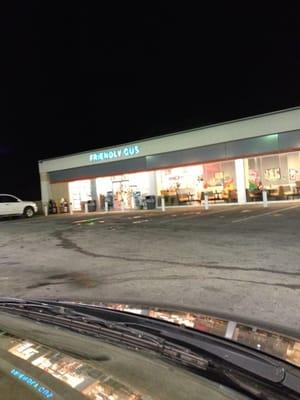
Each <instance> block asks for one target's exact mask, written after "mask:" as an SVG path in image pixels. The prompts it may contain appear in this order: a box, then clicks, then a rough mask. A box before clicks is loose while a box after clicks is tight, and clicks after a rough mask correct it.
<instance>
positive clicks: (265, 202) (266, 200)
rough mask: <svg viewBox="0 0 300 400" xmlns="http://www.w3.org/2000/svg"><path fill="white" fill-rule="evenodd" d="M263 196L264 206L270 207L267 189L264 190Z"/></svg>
mask: <svg viewBox="0 0 300 400" xmlns="http://www.w3.org/2000/svg"><path fill="white" fill-rule="evenodd" d="M262 197H263V204H264V207H268V192H267V191H266V190H265V189H264V190H263V191H262Z"/></svg>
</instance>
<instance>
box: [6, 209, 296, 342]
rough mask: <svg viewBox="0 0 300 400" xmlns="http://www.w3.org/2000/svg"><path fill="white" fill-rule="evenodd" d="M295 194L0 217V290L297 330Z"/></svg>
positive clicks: (29, 296) (10, 294)
mask: <svg viewBox="0 0 300 400" xmlns="http://www.w3.org/2000/svg"><path fill="white" fill-rule="evenodd" d="M299 220H300V202H286V203H279V204H271V205H269V207H268V208H263V206H262V205H261V204H257V205H245V206H236V205H235V206H224V205H222V206H221V205H220V206H216V207H211V208H210V209H209V210H207V211H205V210H204V209H203V208H200V207H191V208H182V209H177V208H173V209H167V210H166V212H164V213H163V212H162V211H159V210H153V211H151V210H148V211H147V210H145V211H132V212H123V213H116V212H115V213H90V214H77V215H64V214H62V215H52V216H49V217H42V216H37V217H35V218H33V219H23V218H14V219H1V220H0V293H1V296H13V297H26V298H56V299H68V300H70V299H75V300H81V301H102V302H103V301H117V302H125V303H129V302H134V303H139V304H147V303H148V304H156V305H172V306H173V307H176V306H178V307H185V308H191V309H193V310H200V311H204V312H208V313H213V314H217V315H222V314H225V315H226V316H228V315H229V316H232V318H234V317H236V318H237V319H243V320H247V321H250V322H251V321H261V323H263V324H264V325H266V324H275V325H277V326H283V327H288V328H290V329H291V330H294V331H296V332H299V336H300V318H299V309H300V296H299V294H300V262H299V260H300V246H299V226H300V224H299Z"/></svg>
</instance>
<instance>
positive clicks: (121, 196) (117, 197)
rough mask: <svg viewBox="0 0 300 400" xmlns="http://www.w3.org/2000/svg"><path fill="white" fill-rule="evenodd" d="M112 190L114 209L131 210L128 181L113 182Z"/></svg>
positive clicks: (130, 190)
mask: <svg viewBox="0 0 300 400" xmlns="http://www.w3.org/2000/svg"><path fill="white" fill-rule="evenodd" d="M112 188H113V207H114V209H117V210H121V209H130V208H132V200H131V199H132V189H131V188H130V186H129V180H128V179H126V180H120V181H113V182H112Z"/></svg>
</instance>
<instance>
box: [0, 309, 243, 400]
mask: <svg viewBox="0 0 300 400" xmlns="http://www.w3.org/2000/svg"><path fill="white" fill-rule="evenodd" d="M98 306H99V305H98ZM98 306H97V307H98ZM100 306H101V307H102V308H104V307H107V308H108V307H109V309H114V310H116V312H117V311H118V312H119V311H120V308H121V309H123V310H122V311H125V312H126V313H132V312H137V313H138V314H141V313H142V312H146V311H145V309H139V308H133V307H129V306H128V305H120V304H109V305H103V304H101V305H100ZM147 312H148V311H147ZM149 313H151V316H150V318H159V319H164V320H167V319H169V320H170V321H171V320H173V319H174V318H175V319H176V321H175V322H176V323H178V322H179V323H181V322H183V321H184V322H186V323H187V324H188V323H190V322H189V321H191V315H188V316H187V315H185V314H172V315H169V314H166V310H151V311H150V310H149ZM152 313H154V314H152ZM156 313H157V314H156ZM197 326H198V325H197ZM198 327H200V325H199V326H198ZM201 327H202V325H201ZM0 357H1V363H0V373H1V376H2V378H3V377H4V376H5V379H7V377H8V378H10V379H11V381H10V382H8V384H7V385H6V386H5V385H3V384H2V386H1V393H2V394H3V395H4V397H5V398H11V397H9V396H7V395H6V394H7V393H8V394H9V393H10V391H11V387H12V386H11V385H13V387H14V390H15V393H14V397H13V398H14V399H22V400H26V399H30V400H32V399H38V398H44V399H45V398H49V399H52V398H53V399H54V398H55V399H72V400H75V399H95V400H96V399H97V400H98V399H106V400H108V399H109V400H119V399H120V400H152V399H160V400H163V399H170V398H172V399H173V400H175V399H189V400H193V399H206V398H213V399H217V400H225V399H227V400H228V399H241V400H242V399H245V398H246V397H244V395H242V394H238V393H236V392H234V393H232V392H231V389H227V388H224V387H222V386H220V385H218V384H216V383H214V382H212V381H210V380H208V379H206V378H205V377H199V376H194V375H193V374H189V373H188V371H185V370H184V369H181V368H176V366H173V365H169V364H168V363H166V362H165V361H163V360H161V359H159V358H157V356H155V357H154V356H153V355H151V354H149V355H148V353H146V354H142V353H139V352H137V351H132V350H130V351H129V350H128V349H126V348H124V347H118V346H114V345H111V344H109V343H107V342H103V341H99V340H98V339H97V338H94V337H89V336H85V335H80V334H78V333H74V332H72V331H68V330H65V329H58V328H57V326H51V325H49V324H47V325H45V324H43V323H40V322H36V321H32V320H29V319H27V318H23V317H20V316H16V315H12V314H10V313H6V312H3V310H1V311H0ZM2 380H3V379H2ZM18 390H20V392H19V391H18ZM6 391H7V393H6Z"/></svg>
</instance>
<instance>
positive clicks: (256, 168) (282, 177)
mask: <svg viewBox="0 0 300 400" xmlns="http://www.w3.org/2000/svg"><path fill="white" fill-rule="evenodd" d="M247 164H248V165H247V168H246V169H245V172H246V176H245V178H246V183H247V192H248V200H261V191H262V189H266V190H267V191H268V198H269V200H288V199H294V198H295V197H296V196H299V194H300V152H298V151H297V152H291V153H284V154H273V155H267V156H260V157H253V158H248V159H247Z"/></svg>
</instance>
